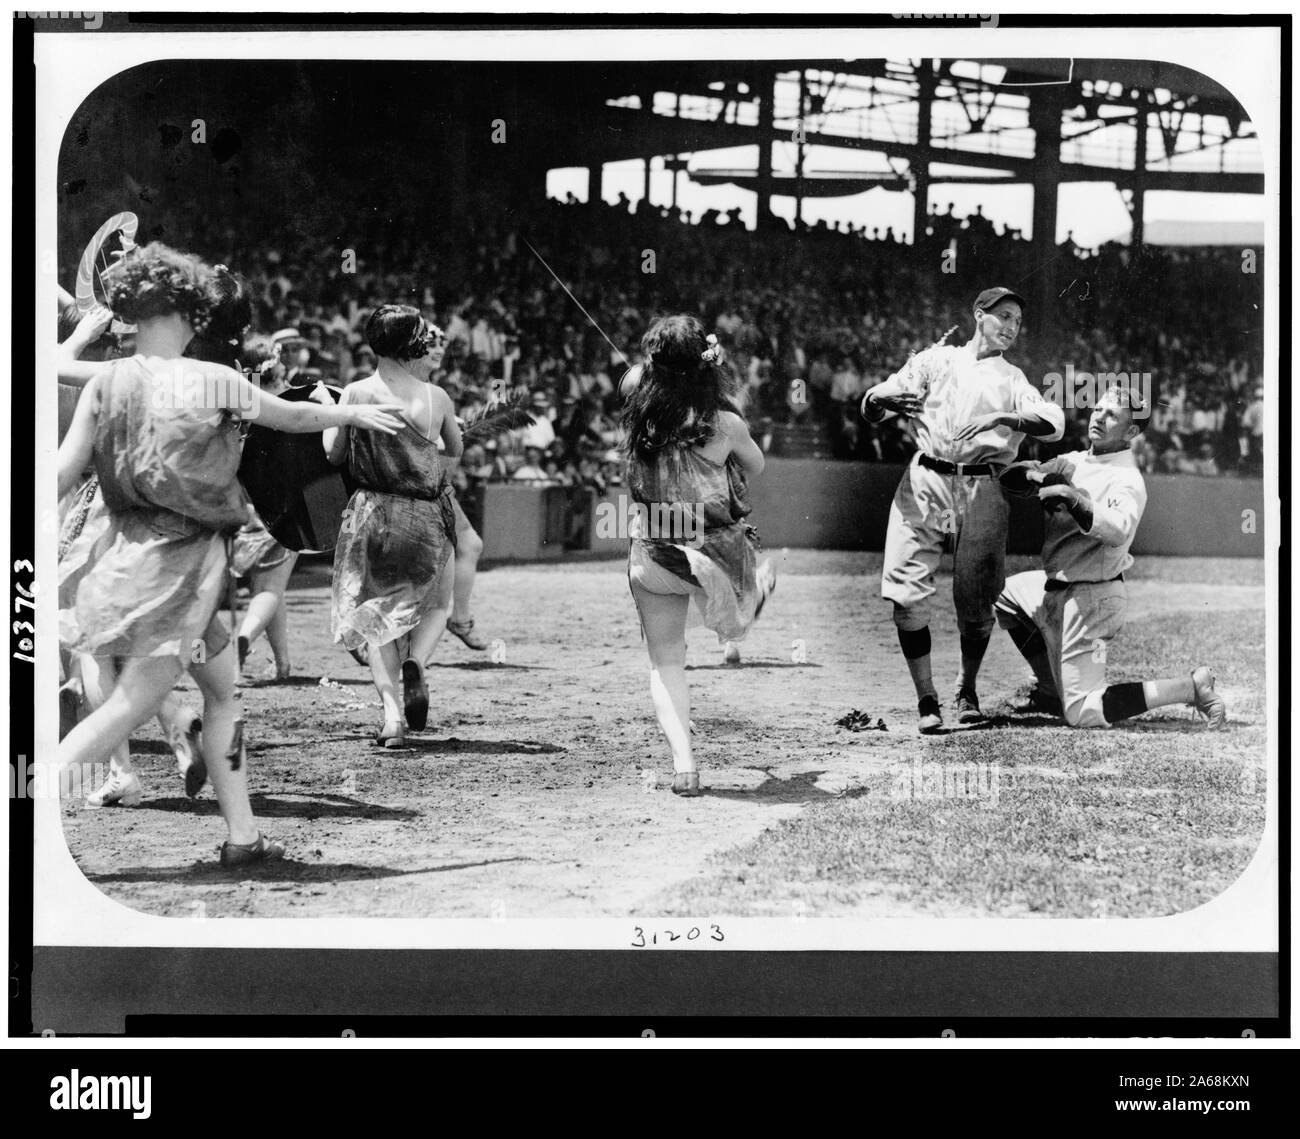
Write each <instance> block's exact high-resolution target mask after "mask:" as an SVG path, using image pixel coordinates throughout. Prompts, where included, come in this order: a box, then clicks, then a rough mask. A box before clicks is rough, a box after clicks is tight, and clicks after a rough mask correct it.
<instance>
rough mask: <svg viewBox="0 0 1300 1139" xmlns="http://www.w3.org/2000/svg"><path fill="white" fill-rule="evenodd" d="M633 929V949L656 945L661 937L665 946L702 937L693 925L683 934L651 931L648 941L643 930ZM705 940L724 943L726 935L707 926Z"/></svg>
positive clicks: (714, 927) (698, 928)
mask: <svg viewBox="0 0 1300 1139" xmlns="http://www.w3.org/2000/svg"><path fill="white" fill-rule="evenodd" d="M633 928H634V929H635V930H636V936H635V937H634V938H633V939H632V948H633V949H644V948H645V947H646V946H647V945H658V944H659V938H660V936H661V935H662V936H663V939H664V942H663V943H664V944H665V945H668V944H670V943H672V942H674V941H682V940H683V939H684V940H686V941H698V940H699V939H700V938H701V937H703V936H704V931H703V930H701V929H700V927H699V926H697V925H695V926H691V928H690V929H688V930H687V931H686V932H685V933H678V932H677V931H676V930H671V929H660V930H652V931H651V933H650V940H649V941H647V940H646V932H645V930H643V929H642V928H641V927H640V926H639V925H638V926H635V927H633ZM707 940H709V941H725V940H726V935H725V934H724V933H723V932H722V930H721V929H720V928H718V926H716V925H711V926H709V932H708V939H707Z"/></svg>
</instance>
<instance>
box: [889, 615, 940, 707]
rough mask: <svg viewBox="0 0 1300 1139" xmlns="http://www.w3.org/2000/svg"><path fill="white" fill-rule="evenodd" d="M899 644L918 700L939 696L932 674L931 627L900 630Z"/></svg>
mask: <svg viewBox="0 0 1300 1139" xmlns="http://www.w3.org/2000/svg"><path fill="white" fill-rule="evenodd" d="M898 644H899V647H900V648H901V649H902V650H903V658H904V659H905V660H906V661H907V671H908V672H910V673H911V674H912V684H913V686H914V687H915V688H916V696H917V699H918V700H920V699H923V698H924V697H926V696H937V695H938V693H936V691H935V688H934V678H933V676H932V675H931V672H930V627H929V626H928V625H925V626H922V627H921V628H920V629H903V628H900V629H899V630H898Z"/></svg>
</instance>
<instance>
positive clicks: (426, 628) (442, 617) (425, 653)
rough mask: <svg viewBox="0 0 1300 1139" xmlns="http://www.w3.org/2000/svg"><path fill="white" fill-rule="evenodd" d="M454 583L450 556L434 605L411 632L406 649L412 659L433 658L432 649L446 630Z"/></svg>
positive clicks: (427, 659)
mask: <svg viewBox="0 0 1300 1139" xmlns="http://www.w3.org/2000/svg"><path fill="white" fill-rule="evenodd" d="M455 584H456V572H455V567H454V564H453V561H452V559H451V558H448V559H447V564H446V565H445V566H444V567H443V570H442V576H441V577H440V578H438V586H437V589H438V597H437V602H436V606H435V608H433V609H430V610H429V613H428V615H427V616H426V617H425V618H424V620H423V621H421V622H420V623H419V624H418V625H417V626H416V627H415V630H414V631H413V632H412V633H411V647H410V649H409V650H408V651H409V655H410V657H411V659H412V660H416V661H419V662H420V664H421V665H424V664H425V663H427V662H428V661H430V660H432V659H433V653H434V650H435V649H436V648H437V647H438V642H439V641H440V640H441V639H442V634H443V633H445V632H446V631H447V614H448V613H449V612H450V609H451V598H452V591H453V589H454V588H455Z"/></svg>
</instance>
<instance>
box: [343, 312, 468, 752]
mask: <svg viewBox="0 0 1300 1139" xmlns="http://www.w3.org/2000/svg"><path fill="white" fill-rule="evenodd" d="M366 340H367V341H368V342H369V344H370V347H371V348H373V349H374V351H375V354H376V355H377V356H378V358H379V366H378V370H377V371H376V372H375V374H374V375H373V376H369V377H367V378H366V379H364V380H360V381H358V382H357V383H354V384H349V385H348V386H347V387H346V388H344V389H343V398H342V401H341V402H340V404H339V406H340V407H343V406H348V407H358V406H360V407H366V406H370V405H373V404H376V403H382V404H386V405H391V404H399V405H401V407H402V409H403V415H404V418H405V423H404V425H403V428H402V430H401V431H399V432H397V433H396V434H395V435H390V436H386V437H385V438H382V439H381V438H379V437H377V436H374V435H368V434H364V433H358V432H352V431H348V430H347V429H345V428H344V429H340V430H338V431H326V432H325V452H326V454H327V455H328V456H329V460H330V462H331V463H334V464H342V463H343V462H345V461H346V462H347V465H348V473H349V474H350V476H351V478H352V480H353V482H354V483H355V484H356V485H357V487H358V489H357V491H356V493H354V494H353V496H352V498H351V500H350V501H349V502H348V507H347V510H346V511H345V512H344V515H343V524H342V528H341V529H340V531H339V537H338V543H337V545H336V546H335V548H334V599H333V610H332V622H331V623H332V627H333V632H334V640H335V641H338V642H342V644H343V647H344V648H346V649H349V650H352V649H360V648H361V647H362V645H365V646H366V650H367V654H368V659H369V663H370V670H371V673H372V674H373V676H374V679H375V688H376V689H378V691H379V699H380V702H381V703H382V705H383V716H384V719H383V724H382V725H381V726H380V729H379V732H378V734H377V735H376V737H375V742H376V743H378V744H380V745H381V746H383V747H387V748H397V747H402V746H404V745H405V743H406V727H410V728H412V729H414V730H415V731H420V730H421V729H422V728H423V727H424V726H425V724H426V723H427V722H428V714H429V692H428V687H427V685H426V683H425V678H424V663H425V661H427V660H428V659H429V658H430V656H432V654H433V649H434V645H435V644H436V643H437V640H438V637H439V636H440V635H441V634H442V631H443V629H445V628H446V625H447V614H448V610H449V607H450V604H451V591H452V583H453V575H452V574H450V573H448V574H445V575H444V574H443V569H444V568H445V567H446V565H447V562H448V561H449V560H450V558H451V556H452V553H453V551H454V549H455V545H456V519H455V510H454V507H453V506H452V498H451V482H450V480H449V479H448V477H447V470H446V467H445V465H444V462H443V455H445V456H446V458H448V459H454V458H456V457H458V456H459V455H460V453H461V449H462V444H461V435H460V427H459V426H458V424H457V423H456V411H455V408H454V407H453V406H452V402H451V398H450V397H449V396H448V395H447V393H446V392H445V391H443V390H442V388H440V387H438V386H437V385H436V384H435V383H434V382H433V379H434V377H435V376H436V375H437V373H438V368H439V365H440V364H441V363H442V356H443V351H444V349H443V344H444V343H445V337H444V336H443V334H442V331H441V330H440V329H439V328H437V327H436V326H434V325H432V324H429V323H428V322H427V321H426V320H425V319H424V318H423V317H422V316H421V315H420V310H419V309H416V308H412V307H411V306H409V305H384V306H382V307H381V308H379V309H376V310H375V312H374V314H373V315H372V316H371V317H370V320H369V321H368V322H367V324H366ZM439 439H441V440H442V443H443V447H444V451H443V452H442V453H441V454H440V452H439V450H438V440H439ZM440 579H442V580H440ZM399 676H400V679H401V686H402V700H401V702H400V703H399V702H398V698H397V685H398V678H399Z"/></svg>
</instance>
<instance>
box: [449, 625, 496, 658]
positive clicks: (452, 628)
mask: <svg viewBox="0 0 1300 1139" xmlns="http://www.w3.org/2000/svg"><path fill="white" fill-rule="evenodd" d="M447 632H449V633H450V634H451V635H452V636H453V637H459V638H460V639H461V641H462V642H463V643H464V645H465V647H466V648H467V649H473V650H474V651H475V652H476V653H481V652H483V651H484V649H486V648H487V647H488V643H487V641H485V640H484V639H483V638H482V637H480V636H479V635H478V634H477V633H476V632H474V619H473V618H472V617H471V618H470V619H469V620H468V621H448V622H447Z"/></svg>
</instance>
